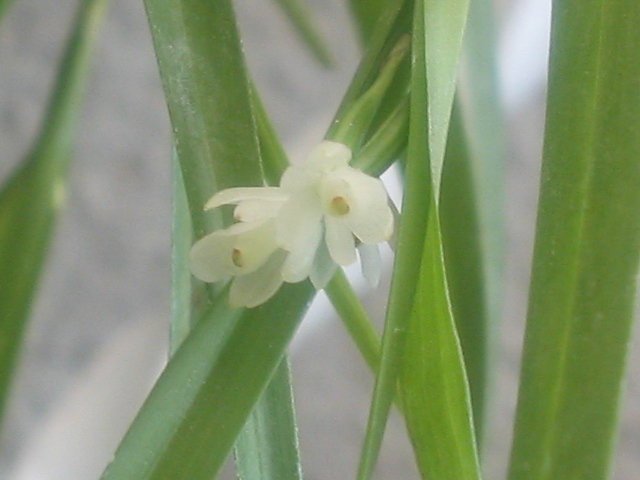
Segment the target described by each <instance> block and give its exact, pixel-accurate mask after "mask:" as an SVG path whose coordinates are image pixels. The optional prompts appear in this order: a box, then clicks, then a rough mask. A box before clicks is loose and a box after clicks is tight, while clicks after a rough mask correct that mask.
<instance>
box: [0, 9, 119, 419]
mask: <svg viewBox="0 0 640 480" xmlns="http://www.w3.org/2000/svg"><path fill="white" fill-rule="evenodd" d="M106 5H107V1H106V0H86V1H84V2H83V3H82V4H81V5H80V7H79V10H78V14H77V16H76V20H75V24H74V27H73V28H74V29H73V32H72V35H71V37H70V38H69V41H68V43H67V46H66V51H65V54H64V58H63V59H62V63H61V65H60V70H59V73H58V77H57V79H56V84H55V87H54V93H53V96H52V98H51V102H50V104H49V106H48V110H47V113H46V116H45V118H44V121H43V124H42V127H41V130H40V133H39V136H38V138H37V140H36V141H35V143H34V145H33V147H32V149H31V151H30V153H29V154H28V155H27V157H26V158H25V159H24V161H23V163H22V164H21V166H20V167H19V169H18V170H17V171H16V172H15V173H14V175H13V176H12V177H10V178H9V180H8V181H7V183H6V184H5V185H4V186H3V187H2V191H1V192H0V278H1V279H2V285H3V286H2V288H0V312H1V313H2V321H0V339H1V340H0V411H1V410H2V409H3V407H4V402H5V399H6V394H7V390H8V388H9V384H10V381H11V378H12V375H13V371H14V367H15V364H16V359H17V356H18V354H19V350H20V345H21V340H22V336H23V333H24V330H25V327H26V324H27V320H28V317H29V312H30V307H31V303H32V301H33V297H34V294H35V291H36V288H37V284H38V278H39V276H40V272H41V270H42V267H43V264H44V261H45V259H46V253H47V249H48V248H49V245H50V242H51V235H52V232H53V228H54V226H55V221H56V219H57V217H58V214H59V212H60V209H61V208H62V206H63V204H64V200H65V193H66V184H67V176H68V167H69V162H70V160H71V157H72V147H73V141H74V136H75V130H76V125H77V120H78V114H79V110H80V106H81V103H82V102H81V100H82V97H83V93H84V86H85V81H86V77H87V71H88V70H89V66H90V60H91V53H92V51H93V46H94V43H95V40H96V37H97V33H98V25H99V23H100V21H101V19H102V18H103V14H104V10H105V7H106Z"/></svg>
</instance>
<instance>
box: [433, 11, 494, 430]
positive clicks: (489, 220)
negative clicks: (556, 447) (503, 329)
mask: <svg viewBox="0 0 640 480" xmlns="http://www.w3.org/2000/svg"><path fill="white" fill-rule="evenodd" d="M493 8H494V3H493V2H487V1H484V0H471V3H470V6H469V20H468V22H467V26H466V29H465V37H464V44H463V55H462V62H461V75H460V82H459V86H458V91H457V97H456V98H457V101H456V102H455V103H454V111H453V115H452V119H451V122H452V123H451V128H450V131H449V139H448V141H447V150H446V160H445V164H444V170H443V180H442V192H441V212H440V218H441V221H442V234H443V238H444V247H445V258H446V264H447V272H448V278H449V287H450V294H451V300H452V302H451V303H452V307H453V311H454V318H455V319H456V324H457V326H458V332H459V335H460V341H461V344H462V350H463V352H464V358H465V365H466V369H467V375H468V378H469V383H470V389H471V398H472V404H473V407H474V409H473V410H474V421H475V426H476V435H477V437H478V441H479V442H480V441H481V440H482V436H483V432H484V429H483V423H484V410H485V405H487V403H488V398H486V397H487V394H488V388H487V387H488V384H490V382H491V379H490V376H491V375H490V372H491V369H490V368H489V367H490V363H491V357H492V348H491V347H492V345H493V344H494V342H495V332H496V331H497V329H496V324H497V323H498V322H499V320H500V318H501V316H502V303H503V291H504V281H503V277H504V261H505V260H504V252H505V248H504V241H505V230H504V179H505V175H504V171H505V139H504V129H503V128H504V127H503V126H504V120H503V118H502V111H501V106H500V101H499V96H498V85H497V83H498V80H497V60H496V53H497V52H496V45H497V42H496V38H495V37H496V31H497V29H496V23H495V19H494V11H493Z"/></svg>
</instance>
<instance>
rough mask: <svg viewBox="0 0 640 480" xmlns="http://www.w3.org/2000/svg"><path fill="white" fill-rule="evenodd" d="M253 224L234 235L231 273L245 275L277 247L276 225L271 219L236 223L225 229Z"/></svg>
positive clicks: (257, 266)
mask: <svg viewBox="0 0 640 480" xmlns="http://www.w3.org/2000/svg"><path fill="white" fill-rule="evenodd" d="M243 225H247V226H248V225H254V227H253V228H250V229H248V230H246V231H243V232H242V233H241V234H239V235H237V236H236V240H235V242H234V244H233V251H232V252H231V253H232V263H233V265H234V267H235V269H234V273H233V275H246V274H248V273H251V272H253V271H255V270H257V269H258V268H260V267H261V266H262V265H263V264H264V263H265V262H266V261H267V259H268V258H269V256H270V255H271V254H272V253H273V252H274V251H275V250H276V249H277V243H276V225H275V221H274V220H273V219H269V220H267V221H261V222H247V223H236V224H234V225H232V226H231V227H229V228H228V229H227V230H232V229H233V227H236V228H235V229H233V230H236V231H237V230H240V229H241V228H240V226H243Z"/></svg>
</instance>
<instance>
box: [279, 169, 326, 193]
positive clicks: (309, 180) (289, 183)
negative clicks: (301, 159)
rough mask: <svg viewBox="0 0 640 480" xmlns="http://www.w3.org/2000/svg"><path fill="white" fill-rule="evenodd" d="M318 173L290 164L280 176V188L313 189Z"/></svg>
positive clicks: (287, 189)
mask: <svg viewBox="0 0 640 480" xmlns="http://www.w3.org/2000/svg"><path fill="white" fill-rule="evenodd" d="M319 179H320V174H319V173H317V172H314V171H311V170H309V169H308V168H304V167H300V166H298V165H291V166H290V167H289V168H287V169H286V170H285V171H284V173H283V174H282V177H281V178H280V188H281V189H282V190H283V191H285V192H297V191H299V190H307V189H314V188H315V185H316V184H317V183H318V181H319Z"/></svg>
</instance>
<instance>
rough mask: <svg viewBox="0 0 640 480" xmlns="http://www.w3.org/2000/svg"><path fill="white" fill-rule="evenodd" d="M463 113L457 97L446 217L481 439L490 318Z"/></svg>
mask: <svg viewBox="0 0 640 480" xmlns="http://www.w3.org/2000/svg"><path fill="white" fill-rule="evenodd" d="M461 116H462V115H461V112H460V105H459V103H458V102H456V103H455V104H454V109H453V114H452V117H451V127H450V129H449V139H448V141H447V150H446V153H445V163H444V170H443V172H442V190H441V197H440V222H441V229H442V243H443V249H444V252H443V254H444V260H445V264H446V266H447V280H448V285H449V296H450V301H451V308H452V311H453V318H455V322H456V327H457V331H458V335H459V337H460V343H461V345H462V351H463V352H464V361H465V370H466V374H467V377H468V380H469V388H470V391H471V400H472V405H473V418H474V421H475V430H476V434H477V436H478V439H480V438H481V437H482V435H481V433H482V432H481V431H482V424H483V414H484V409H485V405H486V398H485V397H486V395H487V380H488V379H487V377H488V375H489V372H488V366H489V365H488V364H489V359H488V357H489V351H488V349H489V344H490V318H489V313H488V311H487V303H488V302H487V297H486V289H487V287H486V282H485V280H486V277H485V271H484V258H483V253H484V251H483V248H482V241H481V240H482V237H481V233H480V232H481V231H480V224H479V218H478V216H479V208H478V202H477V198H478V196H479V195H478V193H477V189H476V182H475V178H474V176H473V172H472V169H473V167H472V163H473V161H474V160H475V159H476V158H477V157H475V156H473V155H472V152H471V148H470V147H471V145H470V142H469V141H468V136H467V130H466V129H465V128H464V125H463V121H462V118H461ZM429 228H431V227H429ZM427 291H428V290H427ZM425 317H426V318H428V317H429V315H426V316H425Z"/></svg>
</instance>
